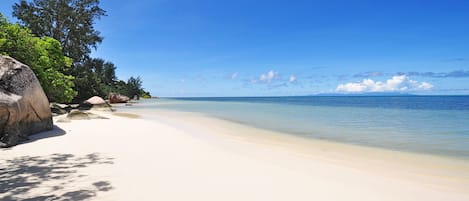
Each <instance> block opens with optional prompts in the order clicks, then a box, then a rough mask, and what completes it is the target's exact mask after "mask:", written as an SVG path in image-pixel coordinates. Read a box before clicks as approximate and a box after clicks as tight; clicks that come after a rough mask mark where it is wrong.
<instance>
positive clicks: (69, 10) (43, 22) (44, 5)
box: [0, 0, 150, 102]
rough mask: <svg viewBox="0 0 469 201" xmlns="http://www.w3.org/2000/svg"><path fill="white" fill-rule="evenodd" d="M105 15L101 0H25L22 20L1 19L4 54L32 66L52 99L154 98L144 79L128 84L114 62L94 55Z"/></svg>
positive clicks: (17, 12) (19, 8)
mask: <svg viewBox="0 0 469 201" xmlns="http://www.w3.org/2000/svg"><path fill="white" fill-rule="evenodd" d="M105 15H106V11H105V10H103V9H102V8H100V7H99V0H31V1H26V0H21V1H20V2H19V3H15V4H14V5H13V16H15V17H17V18H18V19H19V24H11V23H9V22H7V20H6V19H5V18H3V17H2V18H1V21H2V22H1V23H2V30H1V32H0V36H1V37H0V48H1V49H0V53H1V54H6V55H10V56H12V57H14V58H16V59H18V60H19V61H21V62H23V63H25V64H27V65H29V66H30V67H31V68H33V70H34V72H35V73H36V75H37V77H38V79H39V81H40V82H41V85H42V87H43V88H44V90H45V91H46V94H47V95H48V97H49V100H50V101H57V102H70V101H73V102H81V101H83V100H86V99H88V98H90V97H92V96H101V97H106V96H107V95H108V94H109V93H111V92H114V93H120V94H123V95H127V96H129V97H131V98H132V97H134V96H137V97H140V96H143V97H150V94H149V93H148V92H146V91H144V90H143V88H142V80H141V79H140V77H137V78H134V77H131V78H130V79H129V80H128V81H127V82H124V81H122V80H119V79H118V78H117V76H116V66H115V65H114V64H113V63H112V62H110V61H105V60H104V59H101V58H91V56H90V54H91V51H92V49H93V48H94V49H96V48H97V46H98V44H99V43H101V42H102V41H103V37H102V36H101V35H100V32H99V31H97V30H96V29H95V28H94V23H95V21H96V20H99V19H100V18H101V17H102V16H105ZM31 47H33V48H31Z"/></svg>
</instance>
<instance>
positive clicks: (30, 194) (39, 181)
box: [0, 153, 114, 201]
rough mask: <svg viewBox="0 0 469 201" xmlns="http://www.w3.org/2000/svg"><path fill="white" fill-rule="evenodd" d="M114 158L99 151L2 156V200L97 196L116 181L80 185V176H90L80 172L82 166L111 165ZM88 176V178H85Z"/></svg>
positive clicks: (110, 188) (0, 186)
mask: <svg viewBox="0 0 469 201" xmlns="http://www.w3.org/2000/svg"><path fill="white" fill-rule="evenodd" d="M113 160H114V159H113V158H108V157H103V156H101V155H100V154H98V153H92V154H87V155H84V156H75V155H72V154H52V155H48V156H23V157H17V158H13V159H8V160H1V159H0V162H1V163H0V200H2V201H9V200H29V201H36V200H86V199H88V198H91V197H95V196H96V195H97V193H98V192H105V191H110V190H112V189H113V187H112V185H111V184H110V183H109V182H108V181H95V182H94V183H93V182H91V183H90V184H89V185H86V186H84V187H76V185H75V182H76V180H80V179H81V180H83V178H84V177H87V175H83V174H80V173H79V170H80V169H82V168H86V167H89V166H95V165H110V164H113V163H114V162H113ZM88 179H89V178H85V181H88ZM81 183H83V182H81ZM77 188H79V189H77ZM38 192H39V193H40V194H39V195H37V193H38Z"/></svg>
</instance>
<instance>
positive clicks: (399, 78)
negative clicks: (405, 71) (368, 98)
mask: <svg viewBox="0 0 469 201" xmlns="http://www.w3.org/2000/svg"><path fill="white" fill-rule="evenodd" d="M432 88H433V85H432V84H430V83H428V82H421V83H420V82H418V81H415V80H411V79H409V78H408V77H407V76H406V75H396V76H393V77H392V78H391V79H388V80H386V82H381V81H376V82H375V81H374V80H372V79H364V80H363V81H362V82H350V83H346V84H340V85H339V86H337V88H336V91H337V92H345V93H359V92H404V91H417V90H430V89H432Z"/></svg>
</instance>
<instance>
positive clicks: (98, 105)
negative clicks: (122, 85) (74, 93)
mask: <svg viewBox="0 0 469 201" xmlns="http://www.w3.org/2000/svg"><path fill="white" fill-rule="evenodd" d="M79 109H80V110H89V109H93V110H101V111H111V112H112V111H113V109H112V106H111V105H109V104H108V103H106V101H104V99H102V98H101V97H99V96H93V97H91V98H89V99H88V100H86V101H84V102H83V103H82V104H80V107H79Z"/></svg>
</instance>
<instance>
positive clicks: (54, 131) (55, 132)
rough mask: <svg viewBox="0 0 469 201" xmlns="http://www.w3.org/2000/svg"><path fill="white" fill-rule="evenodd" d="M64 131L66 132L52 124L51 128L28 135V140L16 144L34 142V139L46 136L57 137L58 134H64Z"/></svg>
mask: <svg viewBox="0 0 469 201" xmlns="http://www.w3.org/2000/svg"><path fill="white" fill-rule="evenodd" d="M66 133H67V132H65V131H64V130H63V129H61V128H60V127H58V126H56V125H54V127H53V128H52V130H50V131H45V132H41V133H37V134H34V135H30V136H29V140H26V141H23V142H20V143H19V144H18V145H22V144H27V143H30V142H34V141H37V140H42V139H46V138H51V137H58V136H62V135H65V134H66ZM18 145H16V146H18Z"/></svg>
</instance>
